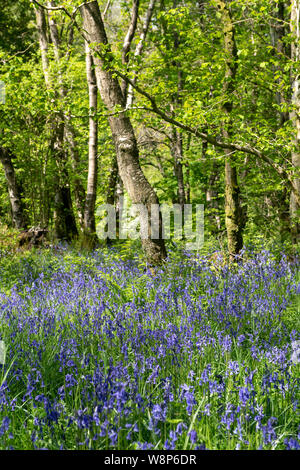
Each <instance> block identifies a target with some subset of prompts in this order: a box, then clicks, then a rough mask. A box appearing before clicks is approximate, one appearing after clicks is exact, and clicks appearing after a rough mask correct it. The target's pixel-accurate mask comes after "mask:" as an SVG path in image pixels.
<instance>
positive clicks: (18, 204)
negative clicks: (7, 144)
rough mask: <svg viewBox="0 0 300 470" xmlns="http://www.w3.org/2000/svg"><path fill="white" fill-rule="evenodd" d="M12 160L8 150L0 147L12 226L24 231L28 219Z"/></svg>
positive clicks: (20, 186) (0, 159) (0, 158)
mask: <svg viewBox="0 0 300 470" xmlns="http://www.w3.org/2000/svg"><path fill="white" fill-rule="evenodd" d="M12 158H13V155H12V153H11V151H10V150H9V149H7V148H4V147H0V161H1V163H2V165H3V169H4V172H5V179H6V182H7V187H8V194H9V200H10V205H11V213H12V221H13V225H14V227H15V228H17V229H19V230H20V229H21V230H26V229H27V228H28V217H27V214H26V213H25V207H24V203H23V200H22V196H23V189H22V185H21V183H20V182H19V181H17V178H16V172H15V169H14V165H13V162H12Z"/></svg>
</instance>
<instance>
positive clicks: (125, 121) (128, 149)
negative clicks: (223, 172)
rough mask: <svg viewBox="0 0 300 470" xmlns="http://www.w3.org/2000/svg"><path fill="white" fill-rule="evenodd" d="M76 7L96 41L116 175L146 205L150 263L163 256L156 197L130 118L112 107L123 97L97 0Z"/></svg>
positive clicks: (145, 241) (120, 105)
mask: <svg viewBox="0 0 300 470" xmlns="http://www.w3.org/2000/svg"><path fill="white" fill-rule="evenodd" d="M79 10H80V13H81V16H82V19H83V29H84V30H85V32H86V36H87V39H88V42H89V43H92V44H96V46H95V47H93V49H92V54H93V58H94V63H95V67H96V69H95V72H96V79H97V86H98V89H99V92H100V95H101V98H102V100H103V102H104V104H105V106H106V107H107V108H108V110H109V111H110V112H111V113H112V115H111V116H110V117H109V124H110V128H111V132H112V136H113V141H114V145H115V148H116V154H117V162H118V168H119V174H120V176H121V178H122V181H123V183H124V186H125V189H126V190H127V192H128V194H129V196H130V198H131V200H132V202H133V203H135V204H144V205H145V206H146V209H147V211H146V214H144V213H143V211H142V213H141V216H140V221H141V226H143V227H147V233H145V234H144V237H142V246H143V249H144V252H145V255H146V259H147V261H148V262H149V263H150V264H159V263H161V262H162V261H163V260H164V258H165V257H166V250H165V244H164V240H163V239H162V221H161V217H160V218H159V222H158V227H157V230H156V233H155V237H151V205H152V204H158V198H157V195H156V193H155V191H154V190H153V188H152V186H151V185H150V184H149V182H148V180H147V179H146V177H145V175H144V173H143V171H142V169H141V167H140V164H139V152H138V147H137V142H136V138H135V134H134V131H133V127H132V125H131V121H130V119H129V117H128V116H127V115H126V113H125V112H122V111H120V112H118V113H116V107H117V108H118V109H120V108H121V109H122V108H124V107H125V100H124V97H123V93H122V90H121V87H120V84H119V82H118V80H117V78H116V77H115V76H114V74H113V73H112V71H111V70H109V63H110V60H111V57H112V56H111V52H110V50H109V47H108V41H107V37H106V32H105V29H104V25H103V22H102V18H101V14H100V10H99V6H98V3H97V1H92V2H89V3H84V4H83V5H81V6H80V8H79ZM101 45H102V46H103V45H104V46H105V51H104V52H102V51H103V50H104V48H103V47H101ZM152 225H153V224H152Z"/></svg>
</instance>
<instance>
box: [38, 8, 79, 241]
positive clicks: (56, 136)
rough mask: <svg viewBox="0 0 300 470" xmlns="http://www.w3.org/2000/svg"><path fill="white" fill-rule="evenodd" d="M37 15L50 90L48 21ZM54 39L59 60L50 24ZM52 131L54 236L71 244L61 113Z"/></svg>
mask: <svg viewBox="0 0 300 470" xmlns="http://www.w3.org/2000/svg"><path fill="white" fill-rule="evenodd" d="M35 12H36V22H37V29H38V35H39V44H40V49H41V55H42V66H43V72H44V77H45V83H46V87H47V88H48V89H49V90H51V89H52V87H53V85H54V83H53V79H52V77H51V76H50V72H49V58H48V37H47V23H46V18H45V14H44V10H43V8H41V7H36V9H35ZM51 38H52V41H53V44H54V51H55V54H56V56H57V57H56V58H58V49H57V47H58V43H57V41H58V34H57V29H56V25H55V23H53V22H51ZM58 81H59V85H60V92H61V93H63V91H62V87H63V84H62V80H61V77H60V76H59V77H58ZM51 128H52V138H51V143H50V147H51V151H52V155H53V157H54V158H55V160H56V164H57V170H58V174H57V182H56V190H55V198H54V236H55V237H56V238H57V239H59V240H67V241H71V239H72V238H73V237H74V236H77V235H78V232H77V228H76V222H75V218H74V213H73V208H72V199H71V192H70V186H69V183H68V181H69V175H68V172H67V168H66V160H67V157H66V152H65V149H64V132H65V121H64V115H63V112H62V111H61V110H58V112H57V113H56V115H55V116H54V117H52V119H51Z"/></svg>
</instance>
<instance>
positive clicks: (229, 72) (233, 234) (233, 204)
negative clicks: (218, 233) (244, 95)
mask: <svg viewBox="0 0 300 470" xmlns="http://www.w3.org/2000/svg"><path fill="white" fill-rule="evenodd" d="M216 4H217V7H218V8H219V10H220V12H221V15H222V24H223V35H224V52H225V78H224V82H223V94H224V96H225V101H224V103H223V106H222V108H223V113H224V115H225V119H224V124H223V129H222V134H223V137H224V139H225V140H226V141H229V140H230V138H231V137H232V117H231V112H232V109H233V102H232V94H233V92H234V87H235V76H236V72H237V49H236V43H235V37H234V33H235V32H234V25H233V22H232V18H231V13H230V10H229V8H228V5H227V2H226V1H219V0H218V1H217V2H216ZM225 154H226V160H225V225H226V231H227V243H228V251H229V256H230V258H231V259H234V257H235V256H236V255H238V254H239V252H240V250H241V249H242V247H243V228H244V223H243V222H244V221H243V217H242V208H241V202H240V188H239V184H238V175H237V168H236V162H235V157H234V154H233V153H232V152H231V151H230V150H229V149H225Z"/></svg>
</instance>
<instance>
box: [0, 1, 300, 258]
mask: <svg viewBox="0 0 300 470" xmlns="http://www.w3.org/2000/svg"><path fill="white" fill-rule="evenodd" d="M100 12H101V13H100ZM299 17H300V1H299V0H292V1H291V2H288V1H274V0H272V1H270V0H243V1H241V0H233V1H219V0H211V1H209V0H207V1H199V2H198V1H195V0H191V1H189V0H187V1H180V0H157V1H155V0H150V1H148V0H147V1H146V0H141V1H139V0H133V1H120V0H111V1H99V2H96V1H94V2H87V3H83V4H80V2H77V1H76V0H74V1H69V0H67V1H62V2H61V3H59V4H58V3H56V2H53V1H50V2H45V1H43V0H41V1H40V2H37V1H32V2H30V1H29V0H20V1H18V2H15V1H12V0H7V1H6V2H5V4H4V5H3V6H2V7H1V12H0V73H1V77H0V79H1V80H2V82H4V83H5V102H2V103H1V104H0V160H1V163H2V167H1V171H0V215H1V221H2V223H3V224H6V225H7V226H9V227H10V226H14V227H15V228H16V229H18V230H19V231H20V230H21V231H22V230H26V229H28V228H30V227H33V226H35V227H36V226H39V227H42V228H47V229H49V230H50V233H51V236H52V237H54V238H56V239H58V240H67V241H71V240H72V239H74V238H76V237H78V236H79V238H80V239H81V240H83V244H84V245H85V246H90V247H95V246H96V245H97V243H98V240H97V235H96V224H97V222H98V219H97V217H96V219H95V212H96V208H97V206H99V205H100V204H102V203H105V202H108V203H114V204H115V205H116V207H118V201H119V198H120V195H122V194H123V192H124V191H125V192H126V193H127V194H128V195H129V197H130V199H131V201H132V202H143V203H145V204H146V206H147V207H148V209H149V208H150V206H151V204H152V203H155V202H157V201H158V200H159V202H160V203H162V202H167V203H178V204H180V205H183V204H185V203H195V204H196V203H199V204H205V237H208V238H209V237H212V238H214V239H215V240H218V243H219V244H220V246H221V247H224V246H225V245H226V246H227V248H228V252H229V254H230V255H231V256H234V255H236V254H238V253H239V252H240V250H241V248H242V246H243V244H244V243H245V242H250V241H253V240H255V239H257V238H258V237H263V238H265V239H269V240H275V239H276V240H279V241H280V242H284V243H286V246H289V247H294V249H295V248H296V247H297V243H298V242H299V233H300V232H299V206H300V179H299V166H300V149H299V141H300V96H299V54H300V29H299V26H300V23H299ZM2 101H4V100H2ZM107 242H108V243H112V241H110V240H108V241H107ZM143 248H144V250H145V253H146V257H147V259H148V260H149V261H151V262H153V263H159V262H160V261H161V260H162V259H163V258H164V257H165V253H166V252H165V246H164V242H163V240H161V239H158V240H148V241H144V242H143Z"/></svg>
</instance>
